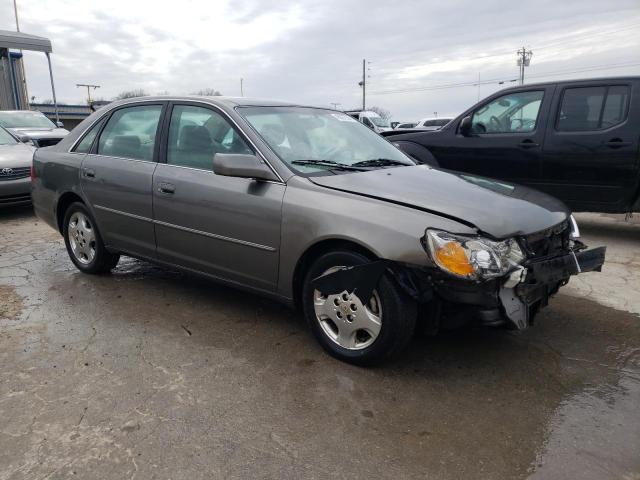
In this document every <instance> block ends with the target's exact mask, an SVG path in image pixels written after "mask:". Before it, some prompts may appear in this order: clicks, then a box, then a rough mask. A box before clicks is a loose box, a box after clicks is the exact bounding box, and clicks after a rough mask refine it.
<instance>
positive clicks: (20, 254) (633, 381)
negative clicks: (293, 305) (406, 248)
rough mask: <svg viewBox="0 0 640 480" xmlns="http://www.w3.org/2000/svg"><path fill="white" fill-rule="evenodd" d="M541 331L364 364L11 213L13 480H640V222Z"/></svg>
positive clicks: (4, 345) (1, 291) (1, 267)
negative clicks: (102, 264) (85, 258)
mask: <svg viewBox="0 0 640 480" xmlns="http://www.w3.org/2000/svg"><path fill="white" fill-rule="evenodd" d="M579 220H580V223H581V227H582V230H583V235H584V237H585V241H586V242H587V243H590V244H592V245H595V244H601V243H605V244H607V245H609V251H608V258H607V265H606V267H605V269H604V271H603V273H602V274H597V273H591V274H587V275H585V276H584V278H583V279H580V280H579V281H574V280H572V281H571V283H570V284H569V285H568V286H567V287H565V288H564V289H563V290H562V293H561V294H560V295H558V296H557V297H555V298H554V299H553V301H552V302H551V304H550V306H549V307H548V308H547V309H545V310H544V311H543V312H542V314H541V315H540V316H539V317H538V319H537V322H536V325H535V326H534V327H533V328H531V329H529V330H526V331H522V332H509V331H504V330H466V331H459V332H454V333H449V334H445V335H439V336H437V337H435V338H429V339H416V340H415V341H414V342H413V344H412V345H411V347H410V348H409V350H408V352H407V353H406V355H404V356H402V357H400V358H398V359H397V360H395V361H394V362H393V363H390V364H388V365H385V366H383V367H380V368H376V369H361V368H357V367H353V366H350V365H346V364H343V363H340V362H338V361H336V360H333V359H332V358H330V357H328V356H327V355H325V354H324V353H323V352H322V350H321V349H320V347H319V346H318V345H317V344H316V343H315V342H314V340H313V339H312V338H311V336H310V335H309V334H308V333H307V332H306V330H305V328H304V326H303V324H302V320H301V318H300V316H299V315H297V314H295V313H293V312H291V311H289V310H287V309H286V308H285V307H283V306H281V305H279V304H277V303H274V302H272V301H269V300H265V299H262V298H259V297H256V296H254V295H250V294H247V293H244V292H239V291H235V290H232V289H230V288H226V287H221V286H219V285H216V284H213V283H210V282H207V281H203V280H200V279H197V278H194V277H191V276H188V275H184V274H182V273H178V272H172V271H168V270H165V269H161V268H158V267H155V266H152V265H149V264H146V263H144V262H139V261H136V260H131V259H127V258H124V259H123V260H122V261H121V263H120V265H119V266H118V268H117V269H116V270H115V271H114V273H113V274H112V275H109V276H100V277H95V276H87V275H83V274H81V273H79V272H78V271H77V270H75V268H74V267H73V266H72V264H71V262H70V261H69V260H68V258H67V254H66V251H65V249H64V244H63V242H62V239H61V238H60V236H59V235H58V234H57V232H54V231H53V230H51V229H50V228H49V227H47V226H46V225H44V224H43V223H42V222H40V221H39V220H37V219H36V218H35V217H34V216H33V214H32V213H31V212H30V210H28V209H22V210H10V211H3V212H0V480H5V479H40V478H47V479H60V478H82V479H122V478H135V479H148V478H162V479H165V478H172V479H181V478H186V479H199V478H238V479H246V478H278V479H281V478H292V479H293V478H295V479H299V478H438V479H448V478H452V479H460V478H470V479H482V478H488V479H489V478H490V479H513V478H527V477H530V476H531V477H532V478H542V479H547V478H553V479H556V478H558V479H575V478H581V479H606V478H622V479H634V480H635V479H640V455H639V452H640V319H639V318H638V315H637V314H638V313H640V302H639V301H638V291H640V289H639V288H638V286H639V283H638V282H639V279H640V272H639V269H640V263H638V260H637V258H638V257H637V252H638V246H640V224H638V222H637V221H634V222H631V223H623V222H621V221H619V219H618V218H617V217H610V216H599V215H581V216H580V217H579Z"/></svg>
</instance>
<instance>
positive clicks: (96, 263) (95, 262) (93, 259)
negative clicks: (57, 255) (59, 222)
mask: <svg viewBox="0 0 640 480" xmlns="http://www.w3.org/2000/svg"><path fill="white" fill-rule="evenodd" d="M62 234H63V236H64V243H65V245H66V246H67V253H68V254H69V258H71V261H72V262H73V264H74V265H75V266H76V267H77V268H78V270H80V271H81V272H84V273H91V274H98V273H107V272H109V271H111V270H112V269H113V268H114V267H115V266H116V265H117V264H118V260H120V255H118V254H113V253H111V252H109V251H107V249H106V248H105V246H104V243H103V242H102V237H100V232H99V231H98V227H97V225H96V222H95V220H94V219H93V217H92V216H91V213H89V210H88V209H87V207H85V206H84V204H83V203H80V202H74V203H72V204H71V205H69V208H67V211H66V212H65V215H64V223H63V227H62Z"/></svg>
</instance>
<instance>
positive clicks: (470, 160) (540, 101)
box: [425, 86, 554, 186]
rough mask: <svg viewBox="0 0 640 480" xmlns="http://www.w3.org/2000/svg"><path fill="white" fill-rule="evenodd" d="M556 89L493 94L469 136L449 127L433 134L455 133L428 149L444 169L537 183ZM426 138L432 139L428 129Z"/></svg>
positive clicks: (474, 118) (481, 108)
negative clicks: (429, 136)
mask: <svg viewBox="0 0 640 480" xmlns="http://www.w3.org/2000/svg"><path fill="white" fill-rule="evenodd" d="M553 89H554V87H553V86H540V87H535V88H533V87H532V88H530V89H520V90H512V91H510V92H509V93H506V94H503V95H499V96H494V97H492V98H490V99H488V100H487V101H486V102H485V103H483V104H482V105H480V106H479V107H478V108H476V109H475V110H474V111H473V113H472V114H471V118H472V127H471V134H470V135H469V136H463V135H462V134H461V133H460V132H459V129H447V130H448V131H450V132H451V133H446V131H443V132H442V134H439V133H438V134H436V135H437V136H435V137H434V138H442V140H445V138H444V135H451V136H452V137H453V138H450V139H449V140H448V141H440V142H433V143H435V145H433V146H431V145H429V146H428V148H429V150H431V152H432V153H433V154H434V156H435V157H436V158H437V160H438V162H439V164H440V166H441V167H442V168H445V169H448V170H456V171H461V172H468V173H474V174H478V175H483V176H487V177H493V178H498V179H502V180H508V181H513V182H517V183H521V184H525V185H534V186H535V185H536V184H537V183H538V182H539V181H540V174H541V158H542V157H541V153H542V143H543V141H544V125H545V123H546V121H547V115H548V109H549V105H550V103H551V98H552V96H553ZM425 139H426V142H425V143H429V141H428V134H425Z"/></svg>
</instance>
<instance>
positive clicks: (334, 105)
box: [329, 102, 342, 110]
mask: <svg viewBox="0 0 640 480" xmlns="http://www.w3.org/2000/svg"><path fill="white" fill-rule="evenodd" d="M329 105H333V109H334V110H337V109H338V105H342V104H341V103H338V102H329Z"/></svg>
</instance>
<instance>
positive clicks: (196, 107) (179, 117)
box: [153, 102, 285, 291]
mask: <svg viewBox="0 0 640 480" xmlns="http://www.w3.org/2000/svg"><path fill="white" fill-rule="evenodd" d="M167 118H168V119H169V125H168V126H166V127H165V131H166V132H167V133H166V134H165V138H166V139H165V142H166V143H165V145H164V146H163V158H162V160H161V163H159V164H158V168H157V169H156V171H155V174H154V176H153V186H154V188H153V197H154V222H155V229H156V240H157V248H158V258H159V259H160V260H163V261H166V262H169V263H173V264H176V265H181V266H184V267H187V268H191V269H193V270H197V271H201V272H205V273H208V274H210V275H213V276H216V277H219V278H222V279H225V280H229V281H232V282H236V283H240V284H243V285H247V286H251V287H253V288H258V289H261V290H267V291H273V290H275V286H276V284H277V279H278V258H279V250H280V224H281V211H282V198H283V196H284V191H285V185H284V183H280V182H267V181H256V180H253V179H249V178H237V177H227V176H222V175H216V174H215V173H214V172H213V156H214V155H215V153H218V152H221V153H243V154H253V153H255V151H254V148H253V147H252V146H250V142H248V141H247V140H246V139H245V137H244V136H243V135H241V134H240V132H239V131H238V130H237V129H236V127H235V126H233V125H232V122H231V121H230V120H229V117H228V116H227V115H226V114H225V113H224V112H222V111H220V110H218V109H216V108H214V107H212V106H208V105H204V104H198V103H186V102H185V103H175V104H173V105H172V107H171V111H170V113H169V114H168V115H167Z"/></svg>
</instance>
